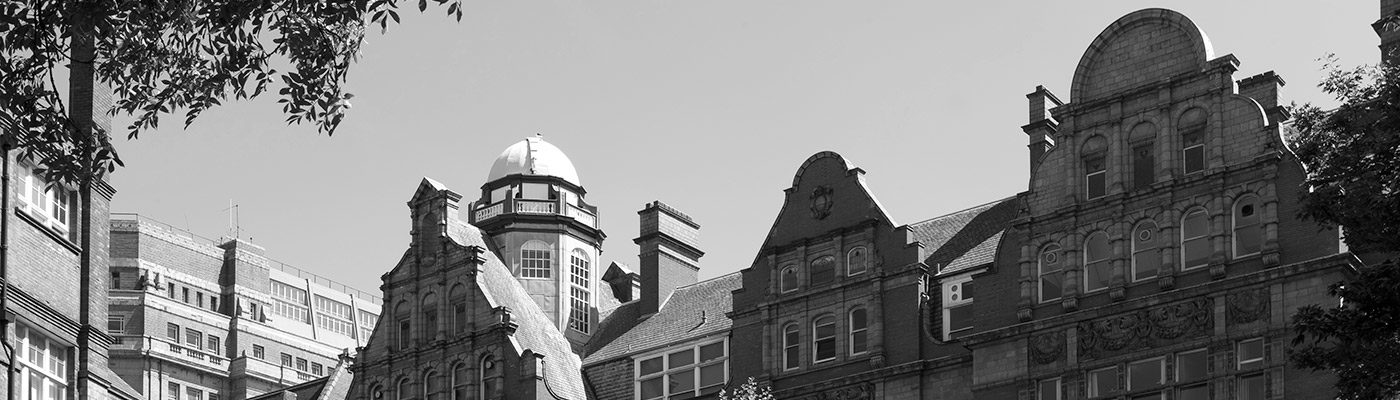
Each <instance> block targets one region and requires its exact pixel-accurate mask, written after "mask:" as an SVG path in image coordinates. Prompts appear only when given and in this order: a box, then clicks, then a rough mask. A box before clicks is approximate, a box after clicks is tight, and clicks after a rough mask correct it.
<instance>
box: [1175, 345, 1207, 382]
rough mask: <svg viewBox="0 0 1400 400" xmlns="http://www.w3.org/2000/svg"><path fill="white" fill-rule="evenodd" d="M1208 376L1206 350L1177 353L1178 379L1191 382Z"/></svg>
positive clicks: (1178, 380)
mask: <svg viewBox="0 0 1400 400" xmlns="http://www.w3.org/2000/svg"><path fill="white" fill-rule="evenodd" d="M1205 377H1206V352H1205V350H1198V351H1193V352H1190V353H1181V354H1177V355H1176V381H1177V382H1190V381H1193V380H1196V379H1201V378H1205Z"/></svg>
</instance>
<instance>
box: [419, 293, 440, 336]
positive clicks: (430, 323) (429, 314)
mask: <svg viewBox="0 0 1400 400" xmlns="http://www.w3.org/2000/svg"><path fill="white" fill-rule="evenodd" d="M437 316H438V304H437V293H428V294H427V295H425V296H423V327H422V328H423V329H419V331H421V332H420V334H421V335H423V340H424V341H431V340H434V339H437V332H438V319H437Z"/></svg>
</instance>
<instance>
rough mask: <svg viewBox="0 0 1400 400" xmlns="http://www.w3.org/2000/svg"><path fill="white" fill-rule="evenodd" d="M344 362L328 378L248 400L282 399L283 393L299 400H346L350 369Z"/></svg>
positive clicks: (331, 371) (348, 390)
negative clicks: (290, 394) (287, 393)
mask: <svg viewBox="0 0 1400 400" xmlns="http://www.w3.org/2000/svg"><path fill="white" fill-rule="evenodd" d="M346 366H347V364H346V363H344V362H342V363H340V364H338V365H336V366H335V367H332V368H331V370H330V371H329V372H330V373H329V374H326V376H323V377H320V378H317V379H312V380H309V381H306V382H302V383H298V384H295V385H292V386H288V387H285V388H282V389H278V390H274V391H271V392H267V393H263V394H260V395H257V396H253V397H250V398H248V400H262V399H281V398H283V393H285V392H292V393H294V394H296V398H297V400H344V399H345V398H346V397H348V396H349V395H350V381H351V380H352V379H351V376H350V369H349V368H346Z"/></svg>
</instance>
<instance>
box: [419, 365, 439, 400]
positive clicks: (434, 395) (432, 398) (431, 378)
mask: <svg viewBox="0 0 1400 400" xmlns="http://www.w3.org/2000/svg"><path fill="white" fill-rule="evenodd" d="M423 398H424V399H425V400H441V399H442V377H440V376H438V373H437V371H436V370H430V371H428V372H427V373H424V374H423Z"/></svg>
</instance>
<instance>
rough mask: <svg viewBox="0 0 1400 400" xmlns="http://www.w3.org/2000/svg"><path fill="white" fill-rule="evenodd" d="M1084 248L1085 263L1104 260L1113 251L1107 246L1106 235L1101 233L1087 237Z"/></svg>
mask: <svg viewBox="0 0 1400 400" xmlns="http://www.w3.org/2000/svg"><path fill="white" fill-rule="evenodd" d="M1084 248H1085V253H1084V261H1085V262H1094V261H1099V260H1105V259H1108V257H1109V256H1110V255H1112V253H1113V249H1112V248H1110V247H1109V245H1108V235H1105V234H1103V233H1095V234H1093V235H1089V239H1088V240H1086V241H1085V245H1084Z"/></svg>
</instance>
